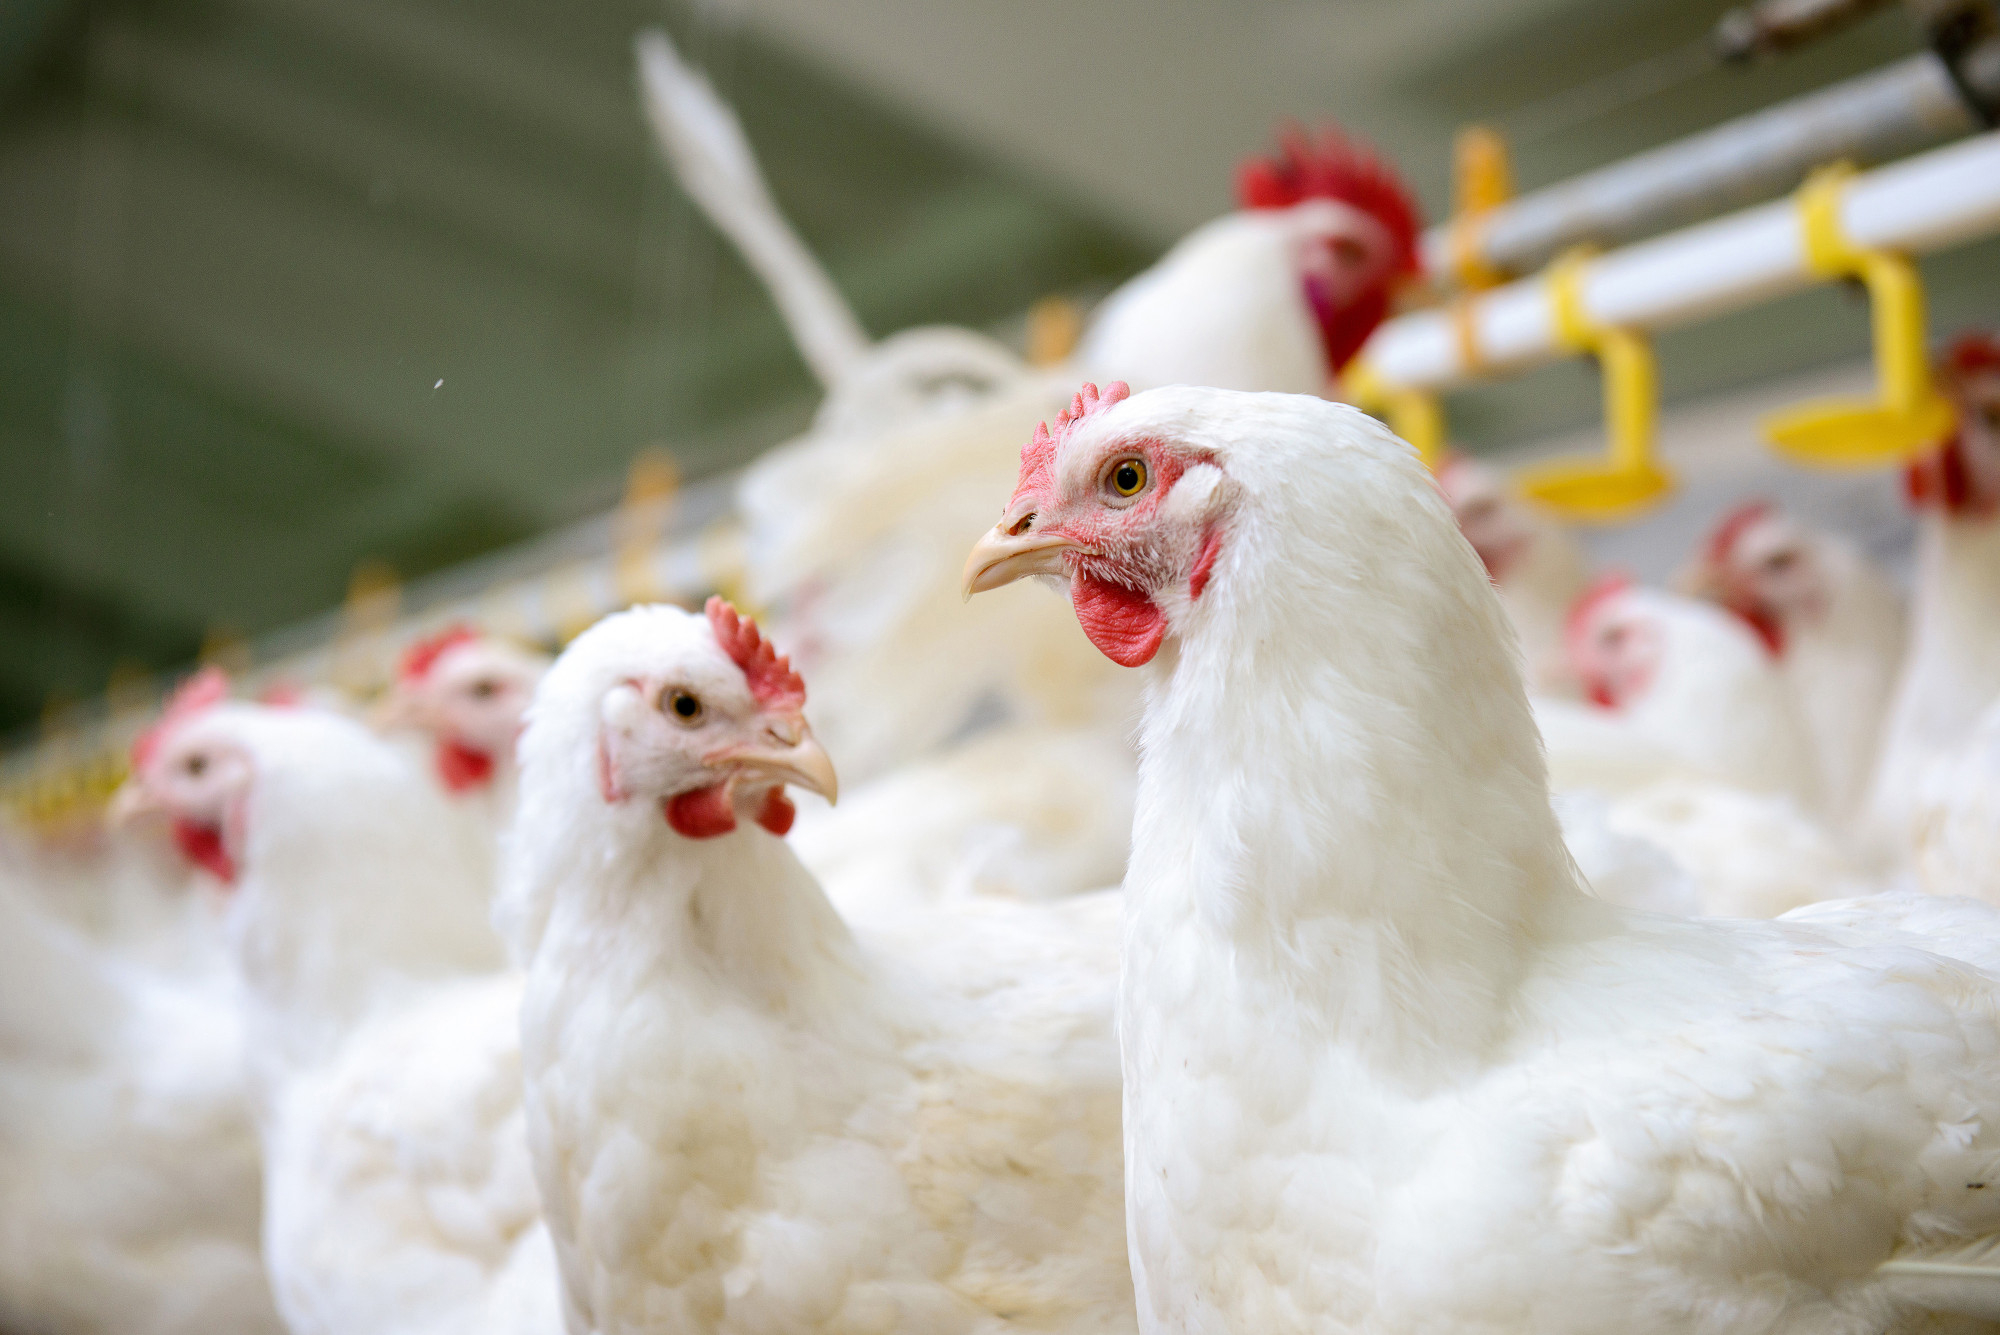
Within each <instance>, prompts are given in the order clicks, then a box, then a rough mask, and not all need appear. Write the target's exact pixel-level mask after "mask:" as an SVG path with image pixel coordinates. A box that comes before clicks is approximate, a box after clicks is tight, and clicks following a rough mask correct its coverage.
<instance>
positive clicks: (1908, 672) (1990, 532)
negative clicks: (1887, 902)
mask: <svg viewBox="0 0 2000 1335" xmlns="http://www.w3.org/2000/svg"><path fill="white" fill-rule="evenodd" d="M1941 369H1942V375H1941V377H1940V378H1941V380H1942V381H1943V382H1944V384H1945V386H1946V388H1947V389H1948V390H1950V392H1951V394H1952V396H1953V398H1954V399H1955V400H1956V401H1957V405H1958V410H1959V411H1958V429H1957V430H1956V431H1955V432H1954V433H1953V435H1952V436H1951V437H1950V438H1949V439H1948V440H1946V441H1945V442H1944V443H1943V444H1942V446H1941V447H1940V448H1939V449H1938V450H1937V451H1935V452H1934V453H1933V454H1931V455H1930V456H1929V457H1927V458H1926V459H1924V460H1923V461H1921V462H1919V463H1918V464H1916V465H1914V466H1912V468H1911V469H1910V473H1909V494H1910V499H1911V501H1912V503H1913V504H1915V505H1916V506H1917V508H1918V509H1919V511H1920V512H1921V513H1922V516H1923V518H1922V521H1921V524H1920V526H1919V529H1918V538H1917V544H1918V545H1917V579H1916V596H1915V599H1914V605H1913V607H1912V609H1911V626H1910V642H1909V649H1908V651H1907V653H1906V654H1905V655H1904V658H1903V666H1902V670H1901V672H1900V674H1899V675H1898V677H1897V682H1896V694H1895V699H1894V700H1893V701H1892V702H1891V704H1890V706H1889V719H1888V722H1887V724H1886V725H1885V728H1884V732H1883V736H1882V754H1881V759H1880V761H1879V762H1878V763H1877V765H1876V768H1875V777H1874V780H1873V782H1872V784H1871V785H1870V788H1869V794H1868V806H1867V812H1866V830H1867V838H1868V842H1869V846H1870V848H1871V851H1872V852H1873V853H1874V854H1875V855H1876V856H1877V857H1878V858H1880V859H1882V860H1883V861H1884V862H1885V863H1887V864H1888V865H1891V866H1896V865H1902V864H1905V863H1907V861H1908V859H1909V857H1910V839H1911V825H1912V821H1913V818H1914V813H1913V810H1912V804H1913V803H1914V801H1915V800H1916V796H1917V794H1918V793H1919V792H1920V791H1921V788H1922V783H1923V774H1924V772H1925V770H1926V769H1927V768H1928V767H1929V766H1930V765H1931V764H1933V763H1935V762H1936V761H1937V760H1938V759H1939V758H1940V757H1943V756H1946V755H1948V754H1950V753H1951V752H1953V751H1955V750H1956V749H1957V748H1958V747H1960V746H1961V745H1963V744H1964V742H1965V739H1966V737H1967V736H1968V735H1969V734H1970V732H1971V731H1972V727H1973V725H1974V723H1975V722H1976V720H1977V719H1978V718H1979V716H1980V715H1981V714H1982V713H1983V712H1984V711H1985V709H1986V707H1987V705H1988V704H1989V703H1990V702H1991V701H1992V700H1993V699H1994V698H1995V697H1996V695H2000V339H1995V338H1993V337H1992V336H1990V335H1983V334H1969V335H1967V336H1965V337H1963V338H1961V339H1959V340H1958V341H1957V342H1956V343H1955V344H1953V346H1952V348H1951V350H1950V351H1949V353H1948V354H1947V355H1946V357H1945V360H1944V365H1943V367H1942V368H1941Z"/></svg>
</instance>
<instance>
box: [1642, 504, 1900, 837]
mask: <svg viewBox="0 0 2000 1335" xmlns="http://www.w3.org/2000/svg"><path fill="white" fill-rule="evenodd" d="M1675 583H1676V584H1677V585H1678V586H1679V587H1681V588H1682V589H1683V590H1685V591H1686V592H1688V593H1691V594H1695V595H1697V596H1700V597H1704V598H1708V599H1710V600H1712V601H1714V602H1716V603H1719V604H1720V605H1722V606H1723V607H1726V608H1728V609H1729V610H1730V611H1732V612H1734V613H1736V615H1737V616H1739V617H1741V618H1742V619H1743V620H1744V622H1745V623H1746V624H1747V625H1749V626H1750V627H1751V628H1752V629H1754V630H1755V631H1756V632H1757V634H1758V636H1759V637H1760V638H1761V639H1763V641H1764V643H1765V644H1766V646H1767V647H1769V649H1770V651H1771V653H1772V654H1773V655H1774V656H1775V657H1776V658H1777V661H1778V664H1779V667H1780V669H1781V671H1782V672H1783V674H1784V678H1785V682H1786V684H1787V686H1788V687H1789V688H1790V692H1791V694H1792V697H1793V698H1794V699H1795V700H1797V701H1798V705H1799V709H1800V711H1801V713H1802V714H1803V717H1804V719H1805V722H1806V726H1807V731H1808V732H1809V733H1810V734H1811V739H1812V744H1813V750H1814V753H1815V758H1816V759H1815V768H1816V769H1817V770H1818V773H1819V778H1820V784H1821V788H1822V791H1823V792H1824V795H1825V799H1826V803H1825V806H1826V812H1827V815H1828V817H1829V818H1830V819H1832V820H1835V821H1838V822H1841V823H1843V824H1845V823H1847V822H1849V821H1851V820H1852V818H1853V817H1854V816H1855V815H1856V814H1857V813H1858V810H1859V808H1860V805H1861V801H1862V798H1863V797H1864V796H1865V795H1866V791H1867V786H1868V779H1869V775H1870V774H1871V773H1872V771H1873V770H1874V767H1875V759H1876V752H1877V749H1878V748H1879V746H1880V743H1881V737H1882V725H1883V718H1884V716H1885V715H1886V714H1887V713H1888V709H1889V697H1890V692H1891V691H1892V690H1893V689H1894V686H1895V681H1896V667H1897V658H1898V656H1899V655H1900V654H1901V652H1902V648H1903V644H1904V642H1905V634H1906V628H1905V621H1906V616H1905V612H1904V607H1903V596H1902V593H1901V591H1900V590H1898V589H1897V588H1896V586H1895V584H1894V583H1893V582H1892V581H1891V580H1890V579H1889V577H1888V575H1887V574H1885V573H1884V572H1883V571H1881V570H1880V569H1878V568H1877V567H1876V566H1875V564H1874V563H1873V562H1871V561H1870V560H1869V559H1868V558H1867V556H1866V555H1865V554H1863V552H1862V551H1861V549H1860V548H1859V547H1858V546H1857V545H1856V544H1855V543H1853V542H1852V541H1850V540H1849V539H1847V538H1846V537H1844V536H1842V535H1840V534H1837V533H1831V532H1827V531H1825V530H1823V529H1817V528H1813V527H1810V526H1808V525H1806V524H1803V523H1801V522H1799V521H1798V520H1796V519H1794V518H1792V517H1791V516H1789V515H1786V514H1784V513H1783V512H1782V511H1780V510H1779V509H1778V508H1777V506H1775V505H1774V504H1772V503H1771V502H1769V501H1766V500H1750V501H1745V502H1743V503H1741V504H1739V505H1736V506H1733V507H1731V508H1730V509H1729V510H1727V511H1725V512H1724V513H1723V514H1722V515H1721V516H1719V517H1718V518H1717V520H1716V521H1715V523H1714V525H1713V526H1712V527H1711V528H1710V530H1709V532H1708V534H1707V536H1706V537H1705V538H1704V539H1703V540H1702V541H1701V543H1700V544H1699V545H1698V546H1697V547H1696V550H1695V553H1694V556H1693V558H1692V559H1691V560H1690V561H1689V563H1688V564H1687V566H1686V567H1685V568H1684V569H1683V570H1682V571H1681V573H1680V574H1679V575H1677V576H1676V577H1675Z"/></svg>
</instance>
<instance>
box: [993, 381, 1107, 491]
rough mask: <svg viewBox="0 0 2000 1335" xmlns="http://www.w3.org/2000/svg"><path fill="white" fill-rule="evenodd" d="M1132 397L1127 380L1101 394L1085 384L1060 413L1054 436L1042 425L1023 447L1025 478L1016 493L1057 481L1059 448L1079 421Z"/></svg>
mask: <svg viewBox="0 0 2000 1335" xmlns="http://www.w3.org/2000/svg"><path fill="white" fill-rule="evenodd" d="M1131 397H1132V387H1131V386H1130V385H1128V384H1126V383H1125V382H1124V381H1123V380H1114V381H1112V382H1111V383H1110V384H1108V385H1106V386H1105V387H1104V388H1103V390H1101V391H1100V390H1099V389H1098V388H1097V386H1096V385H1093V384H1091V383H1090V382H1088V381H1085V382H1084V386H1083V388H1082V389H1080V390H1078V391H1077V392H1076V394H1075V395H1074V396H1073V397H1072V398H1071V399H1070V401H1069V407H1067V408H1065V409H1063V410H1062V411H1061V412H1059V413H1057V414H1056V429H1055V431H1054V433H1053V434H1051V433H1050V431H1049V424H1048V423H1047V422H1043V423H1040V424H1039V425H1037V426H1036V427H1035V434H1034V435H1033V436H1032V437H1031V438H1030V439H1029V441H1028V443H1027V444H1026V445H1023V446H1022V447H1021V477H1020V480H1019V481H1017V482H1016V483H1015V484H1014V494H1015V495H1017V496H1018V495H1020V494H1021V492H1022V491H1023V490H1025V489H1027V488H1028V487H1029V486H1036V487H1041V486H1046V485H1047V484H1048V483H1049V482H1050V481H1051V480H1052V479H1053V476H1054V472H1055V466H1056V446H1058V445H1060V444H1062V442H1064V441H1065V440H1068V439H1069V433H1070V432H1071V431H1072V430H1074V429H1075V427H1076V424H1077V423H1078V422H1081V421H1083V420H1084V419H1085V418H1087V417H1094V416H1096V415H1097V414H1098V413H1101V412H1103V411H1104V410H1105V409H1107V408H1109V407H1111V406H1112V405H1113V404H1117V403H1123V402H1124V401H1125V400H1126V399H1129V398H1131Z"/></svg>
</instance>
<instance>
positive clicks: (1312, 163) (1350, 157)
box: [1236, 125, 1422, 274]
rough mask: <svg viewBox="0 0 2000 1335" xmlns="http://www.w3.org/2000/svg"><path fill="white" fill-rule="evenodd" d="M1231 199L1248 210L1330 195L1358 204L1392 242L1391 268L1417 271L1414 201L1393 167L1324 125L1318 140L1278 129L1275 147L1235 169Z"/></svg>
mask: <svg viewBox="0 0 2000 1335" xmlns="http://www.w3.org/2000/svg"><path fill="white" fill-rule="evenodd" d="M1236 198H1237V201H1238V202H1239V203H1240V204H1242V206H1243V207H1244V208H1247V209H1286V208H1290V207H1291V206H1292V205H1294V204H1302V203H1304V202H1305V201H1306V200H1308V199H1332V200H1338V201H1339V202H1340V203H1342V204H1346V205H1349V206H1351V207H1353V208H1357V209H1360V210H1361V211H1362V212H1363V213H1366V214H1368V215H1369V216H1370V217H1372V218H1374V219H1375V221H1376V222H1379V223H1381V224H1382V226H1383V227H1384V228H1385V229H1386V230H1387V231H1388V233H1389V237H1390V240H1391V241H1392V242H1393V243H1394V244H1395V248H1396V255H1395V262H1394V263H1393V264H1392V265H1391V266H1390V272H1392V273H1398V274H1410V273H1415V272H1416V271H1417V230H1418V228H1419V227H1420V226H1421V225H1422V223H1421V217H1420V215H1419V212H1418V209H1417V204H1416V200H1415V199H1414V198H1413V197H1412V196H1411V194H1410V192H1409V190H1408V188H1407V187H1405V186H1404V184H1403V182H1402V178H1401V177H1399V176H1397V175H1396V171H1395V169H1394V168H1393V167H1391V166H1389V165H1388V164H1387V163H1386V162H1384V161H1382V159H1381V158H1379V157H1377V156H1376V155H1375V154H1374V152H1373V151H1372V150H1370V149H1369V148H1368V146H1367V145H1365V144H1362V143H1358V142H1356V141H1355V140H1352V139H1349V138H1348V137H1347V136H1346V135H1345V134H1343V133H1342V132H1341V130H1340V128H1339V127H1338V126H1335V125H1329V126H1327V127H1326V128H1325V129H1323V130H1321V131H1320V133H1319V138H1318V139H1317V141H1315V140H1314V138H1313V137H1312V136H1311V135H1309V134H1308V133H1306V131H1305V130H1304V129H1303V128H1302V127H1300V126H1298V125H1288V126H1286V127H1285V128H1284V129H1282V130H1281V131H1279V134H1278V151H1277V152H1276V153H1274V154H1272V155H1271V156H1270V157H1268V158H1251V159H1250V160H1249V161H1247V162H1245V163H1244V164H1243V165H1242V166H1240V167H1238V168H1237V170H1236Z"/></svg>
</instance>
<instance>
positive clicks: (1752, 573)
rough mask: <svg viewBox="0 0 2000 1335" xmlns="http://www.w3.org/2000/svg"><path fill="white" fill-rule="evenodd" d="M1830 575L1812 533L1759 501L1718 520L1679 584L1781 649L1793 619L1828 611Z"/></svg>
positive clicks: (1776, 650)
mask: <svg viewBox="0 0 2000 1335" xmlns="http://www.w3.org/2000/svg"><path fill="white" fill-rule="evenodd" d="M1831 578H1832V577H1831V573H1830V572H1829V571H1828V570H1827V568H1826V563H1825V560H1824V559H1823V557H1822V555H1821V553H1820V551H1819V548H1818V546H1817V545H1816V544H1815V543H1814V542H1813V537H1812V534H1810V533H1808V532H1807V531H1806V530H1805V529H1804V528H1802V527H1800V526H1799V525H1798V524H1797V523H1795V522H1793V521H1792V520H1791V519H1790V518H1788V517H1787V516H1786V515H1784V514H1782V513H1780V512H1779V510H1778V509H1777V507H1776V506H1774V505H1772V504H1771V503H1770V502H1769V501H1764V500H1754V501H1746V502H1744V503H1743V504H1741V505H1739V506H1736V507H1735V508H1733V509H1731V510H1729V511H1727V512H1726V513H1725V514H1724V515H1723V516H1722V517H1721V518H1720V519H1719V520H1717V521H1716V524H1715V527H1714V528H1713V529H1711V530H1710V531H1709V535H1708V538H1707V539H1706V540H1705V541H1704V542H1703V544H1702V547H1701V551H1700V554H1699V555H1698V556H1697V557H1696V559H1695V561H1694V563H1693V564H1692V565H1690V566H1689V567H1688V568H1687V570H1685V571H1683V572H1682V574H1681V575H1680V577H1679V578H1678V580H1677V581H1676V582H1677V583H1679V584H1680V585H1681V587H1682V589H1683V590H1684V591H1685V592H1687V593H1690V594H1694V595H1696V596H1698V597H1702V598H1707V599H1710V600H1711V601H1713V602H1716V603H1719V604H1721V605H1722V606H1723V607H1725V608H1727V609H1728V610H1730V611H1731V612H1734V613H1735V614H1736V615H1737V616H1738V617H1741V618H1742V619H1743V621H1744V622H1745V624H1747V625H1748V626H1749V627H1750V628H1751V629H1752V630H1754V631H1756V632H1757V636H1758V638H1759V639H1761V640H1763V641H1764V644H1765V647H1766V648H1768V649H1770V651H1771V652H1772V653H1774V654H1775V653H1783V652H1784V649H1785V628H1786V627H1787V626H1788V625H1796V624H1798V623H1800V622H1801V621H1810V620H1813V619H1815V618H1818V617H1822V616H1824V615H1826V610H1827V606H1828V603H1829V602H1830V601H1831V598H1832V592H1833V589H1832V583H1831Z"/></svg>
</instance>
